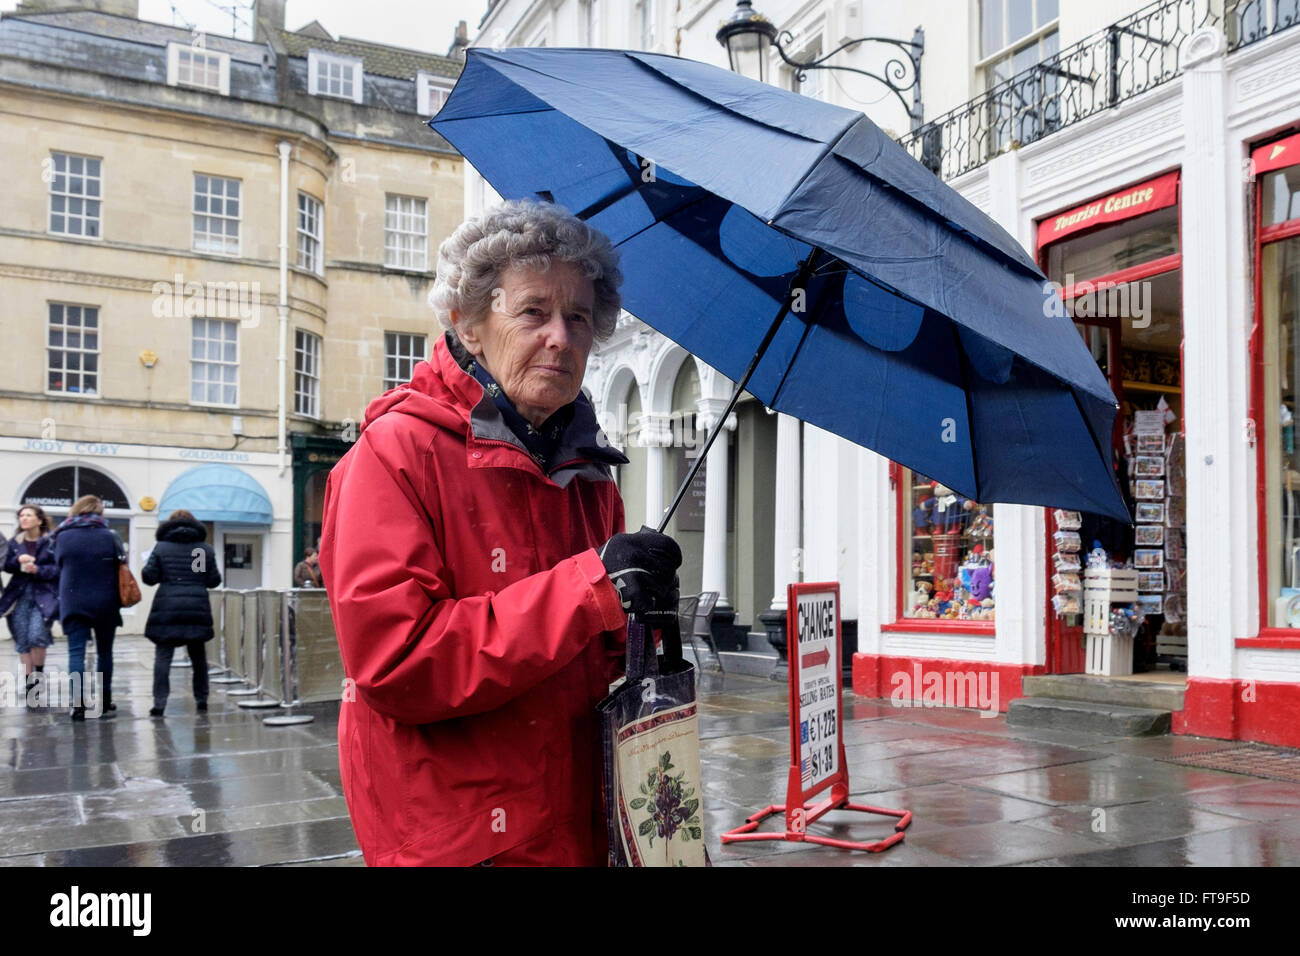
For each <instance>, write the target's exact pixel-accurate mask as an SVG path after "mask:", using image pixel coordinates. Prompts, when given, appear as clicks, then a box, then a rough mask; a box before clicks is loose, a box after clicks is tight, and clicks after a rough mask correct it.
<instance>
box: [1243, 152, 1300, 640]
mask: <svg viewBox="0 0 1300 956" xmlns="http://www.w3.org/2000/svg"><path fill="white" fill-rule="evenodd" d="M1269 145H1272V144H1270V143H1268V142H1265V143H1262V144H1258V145H1255V146H1253V147H1252V148H1251V151H1250V153H1251V156H1252V158H1253V157H1254V156H1255V155H1256V154H1258V152H1259V151H1260V150H1262V149H1264V148H1266V147H1267V146H1269ZM1296 167H1300V163H1293V164H1290V165H1289V166H1279V167H1277V168H1276V169H1271V170H1269V171H1267V172H1263V173H1258V174H1255V176H1254V183H1253V184H1252V188H1253V191H1254V197H1253V198H1254V206H1255V208H1254V223H1253V225H1254V235H1253V241H1252V245H1253V246H1254V249H1253V250H1252V254H1253V256H1254V261H1253V263H1252V266H1253V273H1254V274H1253V276H1252V277H1251V287H1252V292H1253V297H1254V303H1253V309H1252V311H1253V319H1254V322H1253V327H1252V329H1251V331H1250V337H1249V340H1248V343H1247V348H1248V354H1249V356H1250V408H1249V410H1248V411H1247V421H1250V422H1254V423H1256V428H1257V429H1258V437H1257V439H1256V441H1255V443H1254V444H1255V481H1256V496H1255V498H1256V500H1255V510H1256V515H1255V516H1256V521H1257V534H1256V543H1255V544H1256V550H1257V551H1258V554H1257V555H1256V561H1257V564H1256V566H1255V573H1256V578H1257V584H1258V587H1259V618H1258V621H1259V630H1258V634H1257V636H1255V637H1244V638H1237V639H1236V641H1235V642H1234V644H1235V646H1236V647H1255V648H1259V647H1265V648H1285V649H1300V628H1292V627H1287V626H1285V625H1284V624H1270V623H1269V615H1270V612H1271V610H1272V609H1273V608H1274V607H1275V604H1276V601H1277V597H1276V596H1273V597H1271V596H1270V593H1269V576H1268V558H1269V552H1270V549H1271V548H1272V545H1273V540H1272V535H1271V534H1270V529H1269V520H1268V502H1267V496H1268V457H1267V454H1268V442H1269V441H1270V440H1271V438H1270V436H1269V435H1268V429H1267V427H1266V424H1265V422H1266V419H1265V416H1264V402H1266V401H1272V397H1271V396H1267V395H1265V393H1264V365H1265V362H1267V361H1268V360H1269V356H1266V355H1265V354H1264V275H1263V271H1264V270H1263V266H1264V249H1265V247H1266V246H1269V245H1272V244H1274V243H1281V242H1286V241H1287V240H1290V239H1295V238H1296V237H1298V236H1300V216H1296V217H1294V218H1291V219H1285V220H1282V221H1281V222H1277V223H1273V224H1271V225H1268V226H1265V225H1264V224H1263V223H1264V184H1265V180H1266V178H1267V177H1268V176H1269V175H1272V174H1273V173H1278V172H1281V171H1282V170H1283V169H1290V168H1296ZM1252 168H1253V167H1252Z"/></svg>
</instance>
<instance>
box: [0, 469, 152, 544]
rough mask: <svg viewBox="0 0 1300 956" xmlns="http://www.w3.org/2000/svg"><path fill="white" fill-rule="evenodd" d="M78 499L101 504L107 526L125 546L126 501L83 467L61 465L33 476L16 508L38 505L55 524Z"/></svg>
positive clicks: (128, 522) (118, 490) (127, 533)
mask: <svg viewBox="0 0 1300 956" xmlns="http://www.w3.org/2000/svg"><path fill="white" fill-rule="evenodd" d="M82 495H96V496H97V497H98V498H99V499H100V500H101V501H103V502H104V517H105V518H106V519H107V520H108V526H109V527H110V528H112V529H113V530H114V531H116V532H117V533H118V534H119V535H121V537H122V540H123V541H124V542H126V543H127V544H128V545H129V544H130V540H131V518H130V512H131V504H130V500H129V499H128V498H127V496H126V492H125V491H123V490H122V486H121V485H119V484H118V483H117V482H116V481H114V480H113V479H112V478H110V477H109V476H108V475H106V474H104V473H103V472H102V471H99V470H98V469H95V468H88V467H86V466H85V465H63V466H61V467H59V468H52V469H50V470H49V471H47V472H45V473H44V474H41V475H37V476H36V477H35V478H34V479H32V482H31V484H29V485H28V486H27V488H26V490H24V491H23V494H22V497H21V498H20V500H19V507H21V506H22V505H40V506H41V507H42V508H43V509H44V510H45V512H46V513H47V514H48V515H49V516H50V518H51V520H53V521H54V523H55V524H58V523H59V522H60V521H62V520H63V519H64V518H66V517H67V516H68V509H69V508H71V507H72V503H73V502H74V501H76V500H77V499H78V498H80V497H81V496H82Z"/></svg>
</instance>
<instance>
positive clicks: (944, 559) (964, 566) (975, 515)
mask: <svg viewBox="0 0 1300 956" xmlns="http://www.w3.org/2000/svg"><path fill="white" fill-rule="evenodd" d="M911 478H912V481H911V502H910V503H911V525H912V534H911V552H912V553H911V579H912V584H911V588H910V589H909V591H908V593H907V595H906V600H905V602H904V609H903V613H904V616H906V617H909V618H923V619H934V620H960V621H992V620H993V617H994V606H995V596H994V583H993V579H994V570H993V569H994V561H993V551H992V544H993V514H992V509H991V508H989V507H988V506H985V505H982V504H979V503H978V502H976V501H972V500H970V499H969V498H965V497H963V496H962V495H959V494H957V493H955V492H954V491H952V490H951V489H949V488H946V487H944V486H943V485H941V484H939V483H938V482H935V481H931V480H930V479H928V478H923V477H922V476H920V475H912V476H911Z"/></svg>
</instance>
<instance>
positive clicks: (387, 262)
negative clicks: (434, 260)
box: [384, 193, 429, 273]
mask: <svg viewBox="0 0 1300 956" xmlns="http://www.w3.org/2000/svg"><path fill="white" fill-rule="evenodd" d="M404 199H405V200H410V201H411V202H420V203H423V204H424V211H423V213H422V215H423V218H424V231H423V233H416V232H414V231H406V232H404V231H402V230H401V229H397V228H393V229H390V228H389V225H388V216H389V213H390V212H392V213H393V214H394V215H396V216H397V217H399V218H398V222H399V223H400V221H401V220H400V217H401V216H402V215H404V213H403V212H402V209H401V205H402V200H404ZM393 200H396V201H397V208H396V209H394V210H390V209H389V208H388V207H389V203H390V202H392V201H393ZM409 215H414V213H409ZM390 235H393V236H416V235H419V236H420V238H421V239H422V240H423V242H424V247H423V253H422V258H421V265H419V266H414V265H399V264H398V263H396V262H394V261H392V260H391V259H390V256H389V251H390V249H391V250H392V251H393V252H394V253H397V252H400V249H399V246H398V245H396V244H394V245H391V246H390V245H389V241H388V239H389V236H390ZM384 268H385V269H394V270H397V271H400V272H420V273H427V272H428V271H429V199H428V197H427V196H409V195H406V194H403V193H384Z"/></svg>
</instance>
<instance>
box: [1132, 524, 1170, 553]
mask: <svg viewBox="0 0 1300 956" xmlns="http://www.w3.org/2000/svg"><path fill="white" fill-rule="evenodd" d="M1133 543H1134V544H1136V545H1140V546H1141V547H1144V548H1150V547H1159V546H1160V545H1162V544H1164V543H1165V527H1164V525H1159V524H1140V525H1138V526H1137V527H1135V528H1134V529H1133Z"/></svg>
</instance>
